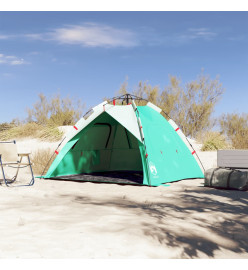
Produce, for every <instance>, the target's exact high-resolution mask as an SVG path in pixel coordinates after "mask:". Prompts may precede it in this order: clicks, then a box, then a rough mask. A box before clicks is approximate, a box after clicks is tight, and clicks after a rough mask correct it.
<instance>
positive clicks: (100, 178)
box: [51, 171, 143, 185]
mask: <svg viewBox="0 0 248 270" xmlns="http://www.w3.org/2000/svg"><path fill="white" fill-rule="evenodd" d="M51 179H55V180H70V181H85V182H87V181H89V182H99V183H115V184H129V185H130V184H131V185H142V184H143V172H133V171H115V172H114V171H112V172H97V173H88V174H86V173H83V174H74V175H65V176H59V177H53V178H51Z"/></svg>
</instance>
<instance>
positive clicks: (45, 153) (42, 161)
mask: <svg viewBox="0 0 248 270" xmlns="http://www.w3.org/2000/svg"><path fill="white" fill-rule="evenodd" d="M55 157H56V156H55V155H54V152H53V151H52V150H50V149H38V150H36V151H35V152H34V153H33V154H32V156H31V161H32V163H33V165H32V168H33V171H34V173H35V174H37V175H41V174H42V173H43V175H44V174H46V172H47V170H48V169H49V167H50V166H51V164H52V162H53V161H54V159H55ZM44 170H45V171H44Z"/></svg>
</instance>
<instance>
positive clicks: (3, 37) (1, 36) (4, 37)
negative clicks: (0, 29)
mask: <svg viewBox="0 0 248 270" xmlns="http://www.w3.org/2000/svg"><path fill="white" fill-rule="evenodd" d="M8 38H9V37H8V36H6V35H0V39H8Z"/></svg>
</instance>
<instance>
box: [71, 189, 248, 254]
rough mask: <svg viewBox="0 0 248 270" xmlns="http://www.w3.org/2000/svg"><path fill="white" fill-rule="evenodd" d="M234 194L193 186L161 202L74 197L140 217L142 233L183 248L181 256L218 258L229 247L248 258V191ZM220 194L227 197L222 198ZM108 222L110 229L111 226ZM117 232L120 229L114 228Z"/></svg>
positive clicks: (152, 238) (82, 202) (165, 245)
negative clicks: (194, 188) (220, 198)
mask: <svg viewBox="0 0 248 270" xmlns="http://www.w3.org/2000/svg"><path fill="white" fill-rule="evenodd" d="M234 193H235V194H233V191H224V190H214V189H202V190H201V189H198V190H193V189H192V190H187V191H186V192H184V194H183V195H179V196H175V198H173V199H172V198H171V197H170V198H166V197H165V198H161V199H160V200H159V202H158V201H157V200H155V201H154V202H152V200H149V202H147V201H144V202H138V201H135V200H131V199H123V198H117V199H105V198H100V199H99V198H90V197H87V196H86V197H85V196H84V197H81V196H74V197H73V198H72V199H73V200H74V201H75V202H77V203H79V204H82V205H84V206H86V205H87V206H89V205H91V206H93V207H94V206H101V207H106V208H111V207H113V208H115V209H118V210H120V213H123V215H125V213H126V214H127V216H129V215H130V214H132V215H135V216H137V217H138V218H137V222H138V223H139V224H138V225H137V226H138V227H139V230H140V232H141V233H142V235H143V236H145V237H146V239H147V240H152V241H155V242H156V243H157V244H158V245H161V246H162V247H166V248H171V249H178V248H180V249H181V255H180V257H178V258H197V257H199V255H201V256H205V257H207V258H215V255H216V252H222V253H223V254H224V253H225V251H227V250H228V251H231V252H233V253H235V255H237V256H238V255H239V254H246V253H247V257H248V218H247V216H248V206H247V205H248V204H247V202H248V193H247V192H239V191H234ZM209 195H215V196H217V197H213V196H209ZM234 195H235V196H236V197H235V196H234ZM218 196H221V197H224V198H225V200H222V201H219V200H218ZM235 198H236V199H235ZM103 214H104V213H103ZM130 224H132V222H131V220H130ZM130 224H129V220H127V222H126V224H122V227H121V229H120V230H119V232H121V231H123V230H128V228H129V226H130ZM105 225H106V228H107V227H108V228H109V227H111V226H108V224H105ZM113 233H116V231H114V230H113ZM233 253H232V254H233Z"/></svg>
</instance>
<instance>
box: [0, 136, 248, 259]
mask: <svg viewBox="0 0 248 270" xmlns="http://www.w3.org/2000/svg"><path fill="white" fill-rule="evenodd" d="M17 144H18V149H19V151H20V152H22V151H31V152H34V151H35V150H36V149H38V148H47V147H51V148H52V149H55V148H56V146H57V144H58V143H45V142H39V141H38V140H34V139H29V140H20V141H18V140H17ZM194 146H195V148H196V150H198V154H199V156H200V158H201V160H202V162H203V165H204V167H205V169H208V168H211V167H215V166H216V158H217V157H216V155H217V154H216V152H199V148H200V146H199V145H196V144H194ZM0 177H1V175H0ZM28 177H29V174H28V172H27V170H26V169H23V172H22V174H21V178H23V179H27V178H28ZM21 178H20V179H21ZM203 182H204V180H203V179H194V180H183V181H179V182H175V183H171V184H170V185H169V186H166V187H165V186H160V187H147V186H131V185H117V184H100V183H99V184H97V183H90V182H69V181H55V180H42V179H36V180H35V184H34V185H33V186H31V187H10V188H8V187H5V185H4V184H2V185H1V186H0V196H1V205H0V207H1V221H0V230H1V236H0V258H84V259H86V258H109V259H111V258H120V259H132V258H140V259H146V258H154V259H157V258H159V259H169V258H177V259H179V258H218V259H219V258H225V259H229V258H239V259H242V258H248V215H247V214H248V192H242V191H231V190H217V189H211V188H207V187H204V186H203Z"/></svg>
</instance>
